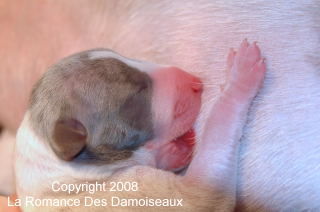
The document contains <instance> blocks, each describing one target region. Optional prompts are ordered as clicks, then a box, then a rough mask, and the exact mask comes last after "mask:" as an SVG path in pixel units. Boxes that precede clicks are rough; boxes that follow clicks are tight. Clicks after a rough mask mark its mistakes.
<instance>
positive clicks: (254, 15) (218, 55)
mask: <svg viewBox="0 0 320 212" xmlns="http://www.w3.org/2000/svg"><path fill="white" fill-rule="evenodd" d="M319 5H320V4H319V1H318V0H302V1H262V0H248V1H242V0H234V1H222V0H216V1H210V0H202V1H192V0H190V1H159V2H157V3H153V4H144V3H141V4H140V3H134V4H133V5H132V6H131V7H129V8H128V7H123V8H122V7H121V5H119V7H118V8H117V9H118V11H117V12H118V13H119V14H122V15H123V16H122V18H121V20H119V22H117V23H110V24H109V25H107V26H105V27H101V29H100V30H101V31H108V34H110V35H113V36H111V37H110V38H108V39H107V40H110V42H109V43H110V46H108V47H110V48H112V49H113V50H115V51H117V52H120V53H121V54H124V55H126V56H128V57H134V58H144V59H147V60H150V61H155V62H160V63H165V64H172V65H176V66H178V67H181V68H183V69H185V70H187V71H189V72H192V73H195V74H196V75H198V76H200V77H201V78H202V79H203V81H204V82H205V84H206V85H207V86H208V87H207V88H210V89H209V90H208V89H205V91H206V90H207V93H205V94H204V99H212V100H214V99H215V98H216V94H217V92H218V90H219V89H218V85H219V84H221V82H223V81H224V74H225V72H224V70H225V57H226V55H227V51H228V49H229V48H230V47H234V46H237V44H238V43H239V42H240V41H241V40H242V39H243V38H245V37H247V38H248V39H249V40H257V41H258V42H259V45H260V47H261V49H262V51H263V54H264V56H265V57H266V59H267V64H268V71H267V77H266V80H265V84H264V87H263V89H262V91H261V92H260V95H259V96H258V97H257V98H256V99H255V101H254V103H253V107H252V109H251V112H250V115H249V121H248V123H247V125H246V129H245V135H244V136H243V138H242V142H241V155H240V167H239V173H238V200H239V203H241V204H242V205H243V206H244V208H246V209H247V210H249V211H256V210H258V209H260V210H262V209H264V210H273V211H301V210H303V209H308V210H311V209H314V210H320V166H319V161H320V113H319V105H320V84H319V82H320V75H319V73H320V63H319V61H320V57H319V49H320V42H319V33H320V14H319V11H320V6H319ZM106 16H107V15H104V18H106V19H107V17H106ZM115 24H116V25H121V26H126V27H124V28H121V30H119V29H118V30H113V29H114V25H115ZM128 34H130V36H128ZM128 46H134V47H135V48H128ZM209 108H210V102H205V104H204V106H203V109H202V114H201V118H200V122H199V123H203V121H201V120H204V119H205V118H206V117H207V114H208V109H209ZM200 125H201V124H200ZM202 127H203V126H202V125H201V126H199V128H200V130H201V128H202Z"/></svg>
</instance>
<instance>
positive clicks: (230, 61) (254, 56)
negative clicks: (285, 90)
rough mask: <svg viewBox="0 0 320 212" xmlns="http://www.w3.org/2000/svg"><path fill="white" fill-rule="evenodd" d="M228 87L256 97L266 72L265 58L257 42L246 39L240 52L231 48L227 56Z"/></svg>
mask: <svg viewBox="0 0 320 212" xmlns="http://www.w3.org/2000/svg"><path fill="white" fill-rule="evenodd" d="M227 67H228V72H227V87H228V88H229V89H236V90H237V91H238V92H241V95H242V96H247V97H249V98H251V97H254V96H255V95H256V93H257V92H258V90H259V88H260V86H261V84H262V81H263V78H264V76H265V72H266V65H265V60H264V59H263V58H262V57H261V52H260V49H259V47H258V45H257V43H256V42H254V43H252V44H250V43H248V41H247V39H245V40H244V41H243V42H242V43H241V45H240V47H239V50H238V52H235V51H234V50H233V49H231V50H230V52H229V55H228V58H227Z"/></svg>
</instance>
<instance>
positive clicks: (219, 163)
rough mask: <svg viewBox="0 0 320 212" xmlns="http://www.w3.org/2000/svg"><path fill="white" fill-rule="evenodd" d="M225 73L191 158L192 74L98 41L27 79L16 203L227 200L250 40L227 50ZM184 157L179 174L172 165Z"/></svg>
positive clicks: (254, 54) (257, 62) (250, 76)
mask: <svg viewBox="0 0 320 212" xmlns="http://www.w3.org/2000/svg"><path fill="white" fill-rule="evenodd" d="M228 73H229V74H228V79H227V83H226V85H225V86H224V88H223V91H222V92H221V96H220V97H219V98H218V100H217V102H216V103H215V104H214V106H213V108H212V111H211V114H210V117H208V120H207V124H206V128H205V130H204V132H203V135H202V136H201V137H200V141H199V142H198V143H197V146H196V149H195V153H194V155H193V159H192V161H191V154H192V149H193V139H194V132H193V129H192V128H193V125H194V122H195V120H196V117H197V115H198V113H199V109H200V103H201V101H200V97H201V91H202V85H201V82H200V80H199V79H198V78H196V77H194V76H192V75H190V74H188V73H186V72H184V71H182V70H180V69H178V68H174V67H169V66H160V65H155V64H151V63H148V62H140V61H136V60H131V59H128V58H124V57H122V56H120V55H118V54H116V53H114V52H112V51H110V50H105V49H96V50H91V51H86V52H82V53H79V54H75V55H72V56H70V57H68V58H65V59H63V60H61V61H60V62H59V63H57V64H56V65H54V66H53V67H51V68H50V70H49V71H48V72H47V73H46V74H45V75H44V76H43V78H42V79H41V80H40V81H39V82H38V83H37V84H36V86H35V89H34V91H33V93H32V96H31V100H30V107H29V109H28V112H27V113H26V115H25V117H24V120H23V123H22V124H21V126H20V128H19V131H18V135H17V146H16V164H15V170H16V180H17V191H18V197H19V199H18V200H16V205H21V206H22V207H23V209H24V211H59V210H63V211H64V210H66V211H69V210H70V211H106V210H114V211H157V210H171V211H175V210H176V211H182V210H184V211H213V210H222V211H228V210H233V208H234V205H235V183H236V179H235V176H236V166H237V163H236V162H237V146H238V142H239V139H240V136H241V129H242V127H243V124H244V121H245V118H246V114H247V111H248V107H249V105H250V102H251V100H252V98H253V97H254V96H255V95H256V93H257V91H258V89H259V87H260V85H261V83H262V79H263V77H264V73H265V64H264V61H263V60H262V59H261V55H260V50H259V48H258V46H257V45H256V44H255V43H254V44H251V45H249V44H248V42H247V41H246V40H245V41H243V43H242V44H241V46H240V49H239V51H238V53H237V54H236V53H235V52H234V51H233V50H232V51H231V52H230V54H229V57H228ZM190 161H191V162H190ZM188 165H189V167H188V169H187V171H186V173H185V175H184V176H180V175H175V174H174V173H172V172H174V171H179V170H181V169H183V168H185V167H186V166H188ZM126 183H127V184H126ZM68 185H69V186H68ZM70 185H73V186H74V187H79V188H80V187H81V189H73V190H72V189H70ZM88 185H93V186H95V188H96V189H94V190H91V189H90V188H89V186H88ZM97 185H101V187H98V186H97ZM115 185H116V186H115ZM119 185H122V186H123V185H129V187H127V188H126V189H124V188H123V187H121V186H120V187H119ZM74 187H73V188H74ZM49 200H50V201H51V203H50V201H49ZM62 200H67V203H66V202H63V201H62ZM37 201H38V204H37ZM52 201H54V202H56V204H55V205H53V203H52Z"/></svg>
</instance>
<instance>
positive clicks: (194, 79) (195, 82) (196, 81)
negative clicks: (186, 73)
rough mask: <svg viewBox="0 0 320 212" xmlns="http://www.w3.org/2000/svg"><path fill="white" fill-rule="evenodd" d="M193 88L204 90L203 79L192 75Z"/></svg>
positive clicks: (196, 90) (198, 90) (199, 90)
mask: <svg viewBox="0 0 320 212" xmlns="http://www.w3.org/2000/svg"><path fill="white" fill-rule="evenodd" d="M191 89H192V90H193V91H194V92H195V93H198V92H202V90H203V85H202V82H201V80H200V79H199V78H198V77H192V81H191Z"/></svg>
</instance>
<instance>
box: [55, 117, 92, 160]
mask: <svg viewBox="0 0 320 212" xmlns="http://www.w3.org/2000/svg"><path fill="white" fill-rule="evenodd" d="M87 137H88V134H87V130H86V128H85V126H83V124H82V123H81V122H80V121H78V120H76V119H72V118H66V119H60V120H58V121H57V122H56V123H55V126H54V132H53V143H52V144H51V146H52V148H53V150H54V152H55V153H56V154H57V156H58V157H59V158H60V159H62V160H66V161H70V160H72V159H73V158H74V157H75V156H77V155H78V154H79V153H80V152H81V150H82V149H83V148H84V147H85V146H86V140H87Z"/></svg>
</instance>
